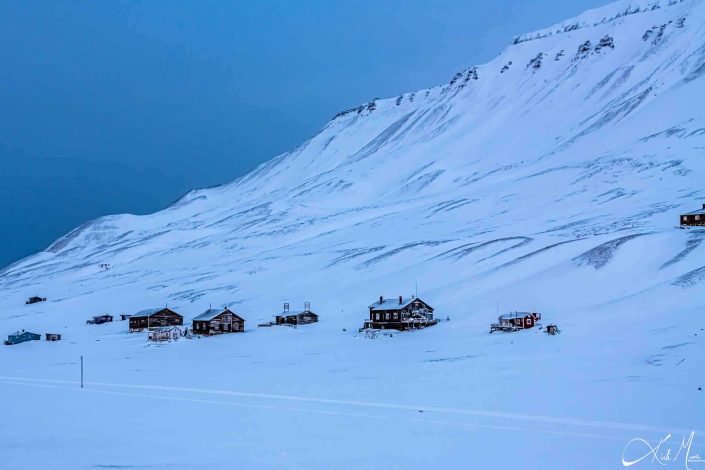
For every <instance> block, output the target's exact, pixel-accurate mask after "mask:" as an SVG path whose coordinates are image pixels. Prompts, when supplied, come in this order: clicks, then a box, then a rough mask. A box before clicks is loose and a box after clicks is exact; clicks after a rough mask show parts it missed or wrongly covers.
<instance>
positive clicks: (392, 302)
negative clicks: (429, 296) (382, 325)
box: [370, 296, 428, 311]
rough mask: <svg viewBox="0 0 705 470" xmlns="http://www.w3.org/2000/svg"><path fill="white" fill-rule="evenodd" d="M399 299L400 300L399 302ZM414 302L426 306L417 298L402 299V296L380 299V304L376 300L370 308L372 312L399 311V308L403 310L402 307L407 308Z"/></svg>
mask: <svg viewBox="0 0 705 470" xmlns="http://www.w3.org/2000/svg"><path fill="white" fill-rule="evenodd" d="M400 298H401V301H400ZM414 300H418V301H421V302H423V303H424V304H426V302H424V301H423V300H421V299H419V298H418V297H414V296H412V297H407V298H404V297H403V296H399V297H392V298H391V299H387V298H384V297H382V302H380V301H379V300H378V301H377V302H375V303H373V304H372V305H370V308H371V309H373V310H382V311H384V310H399V309H400V308H404V307H406V306H408V305H409V304H410V303H411V302H413V301H414ZM426 305H428V304H426Z"/></svg>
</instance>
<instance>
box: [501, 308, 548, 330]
mask: <svg viewBox="0 0 705 470" xmlns="http://www.w3.org/2000/svg"><path fill="white" fill-rule="evenodd" d="M539 320H541V314H540V313H535V312H510V313H505V314H504V315H500V316H499V318H498V319H497V323H492V324H491V325H490V333H492V332H495V331H518V330H526V329H528V328H533V327H534V326H536V323H537V322H538V321H539Z"/></svg>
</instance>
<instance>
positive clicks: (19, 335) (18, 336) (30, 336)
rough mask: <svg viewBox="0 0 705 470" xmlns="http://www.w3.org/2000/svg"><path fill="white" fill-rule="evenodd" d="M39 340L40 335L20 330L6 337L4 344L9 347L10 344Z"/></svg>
mask: <svg viewBox="0 0 705 470" xmlns="http://www.w3.org/2000/svg"><path fill="white" fill-rule="evenodd" d="M40 339H42V335H38V334H36V333H30V332H29V331H24V330H22V331H18V332H16V333H12V334H11V335H8V336H7V341H5V344H6V345H7V346H10V345H12V344H20V343H26V342H27V341H39V340H40Z"/></svg>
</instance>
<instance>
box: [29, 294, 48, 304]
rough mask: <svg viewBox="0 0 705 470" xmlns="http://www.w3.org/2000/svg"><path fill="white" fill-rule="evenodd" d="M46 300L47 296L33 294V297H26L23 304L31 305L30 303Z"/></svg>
mask: <svg viewBox="0 0 705 470" xmlns="http://www.w3.org/2000/svg"><path fill="white" fill-rule="evenodd" d="M46 301H47V298H46V297H36V296H34V297H30V298H29V299H27V301H26V302H25V304H26V305H31V304H36V303H39V302H46Z"/></svg>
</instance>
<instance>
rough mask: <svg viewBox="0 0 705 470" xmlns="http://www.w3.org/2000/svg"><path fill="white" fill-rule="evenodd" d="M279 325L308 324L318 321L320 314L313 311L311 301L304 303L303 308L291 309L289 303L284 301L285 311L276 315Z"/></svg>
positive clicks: (275, 318)
mask: <svg viewBox="0 0 705 470" xmlns="http://www.w3.org/2000/svg"><path fill="white" fill-rule="evenodd" d="M274 320H275V322H276V324H277V325H292V326H296V325H306V324H309V323H316V322H317V321H318V315H317V314H315V313H313V311H311V302H305V303H304V309H303V310H290V309H289V303H288V302H286V303H284V311H282V313H280V314H279V315H275V316H274Z"/></svg>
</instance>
